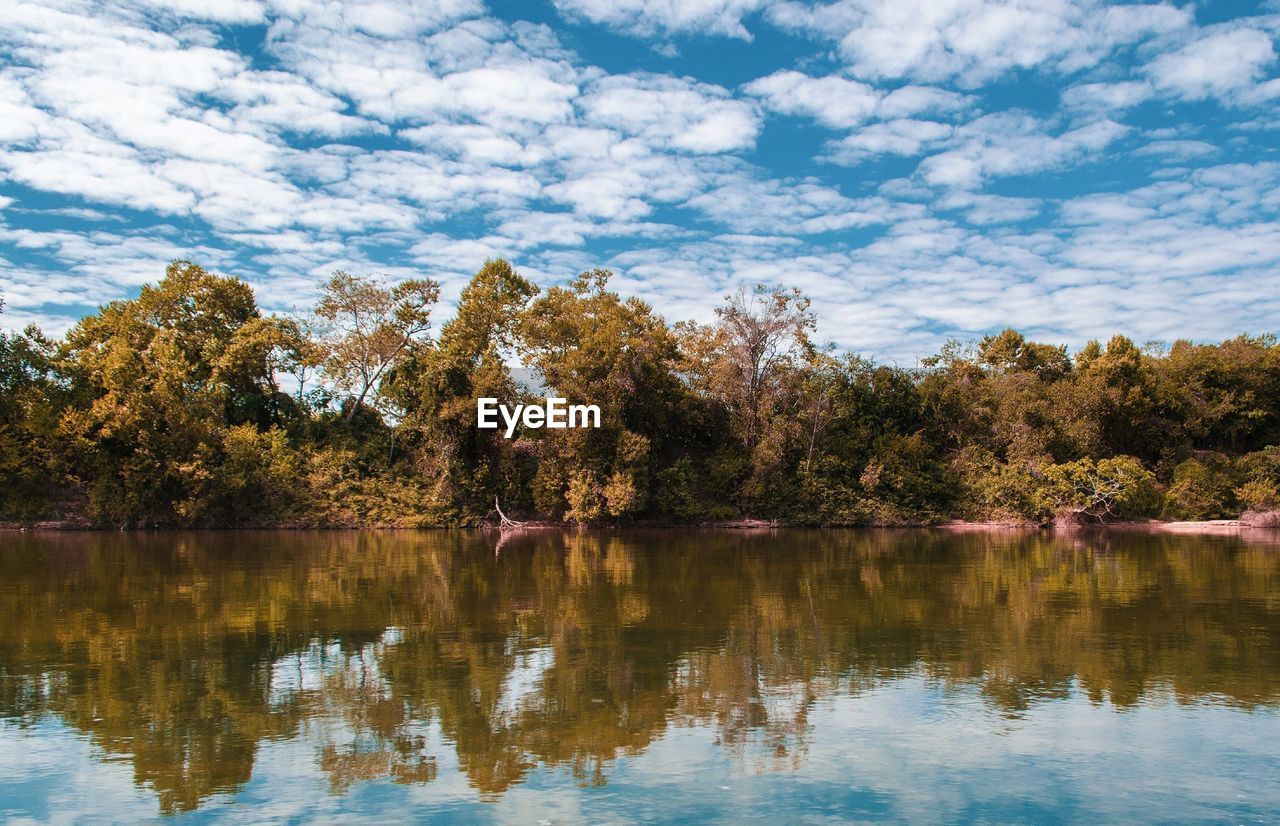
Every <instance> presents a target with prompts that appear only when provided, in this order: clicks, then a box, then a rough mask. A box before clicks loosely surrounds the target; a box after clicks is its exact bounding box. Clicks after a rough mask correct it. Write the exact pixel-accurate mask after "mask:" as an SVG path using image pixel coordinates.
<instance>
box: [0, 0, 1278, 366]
mask: <svg viewBox="0 0 1280 826" xmlns="http://www.w3.org/2000/svg"><path fill="white" fill-rule="evenodd" d="M1278 38H1280V2H1275V1H1273V0H1267V2H1261V3H1257V4H1254V3H1250V2H1246V1H1245V0H1238V1H1237V0H1232V1H1231V2H1203V3H1198V4H1197V3H1177V2H1170V3H1116V4H1112V3H1104V2H1098V1H1097V0H1006V1H1005V2H996V1H995V0H816V2H815V1H813V0H787V2H773V3H768V2H761V0H523V1H517V0H500V2H499V1H495V2H491V3H489V4H487V5H486V4H484V3H482V2H481V0H438V1H437V2H423V3H417V4H412V3H396V2H377V1H376V0H375V1H374V2H363V1H362V2H354V1H353V2H335V1H333V0H329V1H328V2H326V0H115V1H114V2H109V3H94V2H88V0H84V2H81V1H80V0H35V2H28V0H4V9H3V12H0V293H3V297H4V300H5V305H6V306H5V308H4V314H3V315H0V324H3V325H4V326H5V327H10V328H15V327H20V326H22V325H24V324H27V323H30V322H35V323H38V324H40V325H42V326H44V327H45V328H46V329H48V330H51V331H54V332H60V331H62V330H64V329H65V328H66V327H67V326H68V325H69V324H71V323H73V322H74V321H75V319H77V318H79V317H80V316H81V315H83V314H84V313H86V312H88V311H90V310H92V308H93V307H94V306H95V305H97V304H99V303H101V302H104V301H107V300H110V299H113V298H118V297H122V296H129V295H131V294H135V293H136V291H137V289H138V287H139V286H140V285H141V284H143V283H145V282H148V281H155V280H156V279H157V278H158V277H159V276H160V275H161V274H162V273H163V268H164V264H165V263H166V262H167V261H168V260H170V259H173V258H178V257H182V258H190V259H193V260H196V261H198V262H200V263H202V264H205V265H206V266H208V267H210V268H213V269H215V270H217V271H220V272H224V273H228V274H234V275H237V276H240V277H242V278H244V279H246V280H248V281H250V282H251V283H253V284H254V286H255V288H256V290H257V293H258V296H259V300H260V302H261V303H262V304H263V305H264V306H265V307H267V308H269V309H275V310H289V309H292V308H303V307H306V306H308V305H309V304H311V303H312V302H313V301H314V298H315V295H316V286H317V284H318V283H319V281H320V280H321V279H322V278H323V277H324V276H325V275H326V274H328V273H329V272H331V271H332V270H334V269H336V268H346V269H349V270H353V271H358V272H367V271H377V272H383V273H387V274H388V275H390V276H392V277H393V278H399V277H408V276H410V275H414V276H419V275H428V276H431V277H433V278H436V279H437V280H440V281H441V282H442V283H443V284H444V285H445V294H446V296H447V297H449V298H452V297H455V296H456V294H457V291H458V290H459V289H460V287H461V285H462V284H463V283H465V279H466V278H467V276H468V274H469V273H473V272H474V271H475V270H476V269H477V268H478V267H479V266H480V265H481V263H482V262H483V261H484V259H485V258H487V257H496V256H505V257H507V258H509V259H511V260H512V261H513V262H514V263H515V264H516V265H517V266H518V267H519V268H520V269H521V270H522V271H523V272H524V273H525V274H526V275H528V276H530V277H532V278H534V279H535V280H536V281H538V282H539V283H541V284H543V285H549V284H553V283H556V282H561V281H564V280H565V279H567V278H569V277H571V276H572V275H573V274H575V273H576V272H578V271H580V270H583V269H588V268H591V267H595V266H605V267H609V268H610V269H612V270H614V271H615V272H616V273H617V278H616V281H615V286H616V287H617V288H618V289H619V290H620V291H622V292H624V293H629V294H636V295H640V296H641V297H643V298H645V299H646V300H648V301H650V302H652V303H653V304H654V305H655V306H656V307H657V308H658V309H659V310H660V311H661V312H662V313H664V314H665V315H666V316H667V317H668V318H669V319H673V320H674V319H677V318H699V319H704V320H705V319H707V318H709V317H710V313H711V309H712V308H713V306H714V305H715V303H716V302H717V301H718V300H719V299H720V297H721V296H722V295H724V294H725V293H726V292H728V291H729V290H731V289H732V288H733V287H734V286H735V285H736V284H738V283H741V282H757V281H769V282H778V283H783V284H787V285H793V284H794V285H797V286H800V287H802V288H803V289H805V290H806V291H808V292H809V293H810V294H811V295H812V296H813V298H814V299H815V305H816V306H817V308H818V310H819V314H820V319H821V325H820V333H821V334H822V336H823V337H825V338H829V339H831V340H834V341H836V342H838V343H839V344H841V345H843V346H845V347H848V348H851V349H854V350H857V351H860V352H862V353H864V354H868V355H874V356H877V357H880V358H882V359H886V360H890V361H897V362H899V363H909V362H911V361H912V360H913V359H915V358H916V357H918V356H921V355H927V354H928V353H930V352H933V351H934V350H936V348H937V346H938V345H939V344H940V343H941V342H942V341H943V340H945V339H946V338H947V337H948V336H959V337H972V336H976V335H979V334H982V333H985V332H990V331H992V330H996V329H1000V328H1002V327H1004V326H1008V325H1013V326H1017V327H1018V328H1020V329H1022V330H1024V331H1026V332H1028V333H1029V334H1032V335H1034V336H1035V337H1037V338H1040V339H1043V340H1047V341H1052V342H1055V343H1067V344H1071V345H1073V346H1077V345H1079V344H1081V343H1083V342H1084V341H1085V340H1087V339H1089V338H1094V337H1105V336H1108V335H1110V334H1112V333H1114V332H1126V333H1128V334H1130V335H1132V336H1134V337H1135V338H1136V339H1138V340H1139V341H1145V340H1148V339H1164V340H1171V339H1174V338H1179V337H1190V338H1195V339H1221V338H1224V337H1228V336H1233V335H1236V334H1238V333H1240V332H1250V333H1260V332H1269V331H1276V330H1277V329H1278V328H1280V222H1278V221H1277V213H1278V212H1280V151H1278V150H1280V77H1278V75H1280V63H1278V61H1277V51H1276V50H1277V39H1278Z"/></svg>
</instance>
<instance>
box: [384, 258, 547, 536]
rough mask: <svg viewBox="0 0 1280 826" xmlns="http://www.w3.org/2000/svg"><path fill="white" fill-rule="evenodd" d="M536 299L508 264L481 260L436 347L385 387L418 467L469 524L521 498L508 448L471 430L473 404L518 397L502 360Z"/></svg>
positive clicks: (411, 357)
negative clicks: (498, 502) (500, 502)
mask: <svg viewBox="0 0 1280 826" xmlns="http://www.w3.org/2000/svg"><path fill="white" fill-rule="evenodd" d="M537 293H538V288H537V287H536V286H535V285H534V284H533V283H532V282H530V281H529V280H528V279H526V278H524V277H523V276H521V275H520V274H519V273H517V272H516V271H515V270H514V269H512V267H511V265H510V264H509V263H507V262H506V261H504V260H502V259H497V260H493V261H486V262H485V264H484V266H483V267H482V268H481V269H480V271H479V272H478V273H476V275H475V277H473V278H472V279H471V282H470V283H469V284H467V286H466V287H465V288H464V289H463V291H462V296H461V299H460V300H459V303H458V312H457V314H456V315H455V316H454V317H453V318H452V319H450V320H449V321H448V322H446V323H445V325H444V326H443V327H442V328H441V330H440V337H439V340H438V342H435V343H434V344H429V345H425V346H415V347H413V348H411V349H410V350H409V351H408V352H407V353H406V355H405V357H404V359H403V360H402V362H401V363H400V364H398V365H397V366H396V367H395V368H394V369H393V370H392V371H390V372H389V373H388V374H387V379H386V381H384V385H385V387H386V392H387V393H388V394H389V397H390V398H391V400H392V401H393V402H394V403H395V404H396V406H397V407H399V408H400V409H401V410H402V411H404V414H405V427H406V428H407V429H408V431H409V432H410V433H411V434H412V435H413V438H415V439H416V441H417V464H418V467H419V469H420V470H421V472H423V473H425V474H428V475H430V476H431V477H432V478H434V479H437V480H439V484H438V486H437V488H438V492H439V494H440V496H441V497H444V498H448V499H451V500H454V501H455V502H456V503H457V504H458V505H459V506H460V507H461V508H462V510H463V511H464V512H465V513H468V514H469V515H470V516H472V517H474V518H480V517H481V516H483V515H484V514H485V513H487V512H488V511H489V510H490V509H491V506H492V503H493V498H494V496H501V497H502V498H503V499H504V500H505V501H507V502H510V501H511V500H512V499H516V500H521V499H524V498H526V497H524V496H522V492H521V490H520V484H521V482H523V481H524V480H523V479H521V478H519V473H520V471H519V468H518V467H517V464H518V461H517V456H516V455H515V454H514V451H513V446H512V445H511V443H510V442H509V441H508V440H507V439H505V438H503V437H502V436H501V435H499V434H498V432H497V431H489V430H478V429H477V428H476V426H475V425H476V399H477V398H479V397H482V396H483V397H491V398H496V399H498V400H499V402H501V403H503V404H514V403H516V402H517V401H518V400H519V399H521V398H522V397H523V396H524V394H525V392H526V391H525V390H524V389H523V388H521V387H519V386H518V385H517V383H516V382H515V381H514V379H513V378H512V376H511V371H510V370H509V369H508V368H507V364H506V360H507V358H508V356H509V355H510V353H511V350H512V348H513V347H514V343H515V330H516V325H517V323H518V321H519V318H520V315H521V313H522V312H523V311H524V309H525V308H526V307H527V306H528V304H529V302H530V301H531V300H532V299H533V297H534V296H535V295H537Z"/></svg>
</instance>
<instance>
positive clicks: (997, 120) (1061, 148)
mask: <svg viewBox="0 0 1280 826" xmlns="http://www.w3.org/2000/svg"><path fill="white" fill-rule="evenodd" d="M1128 131H1129V128H1128V127H1126V126H1123V125H1121V124H1118V123H1116V122H1115V121H1110V120H1102V121H1097V122H1094V123H1091V124H1088V125H1086V126H1081V127H1079V128H1077V129H1073V130H1071V131H1069V132H1064V133H1062V134H1061V135H1052V134H1049V132H1048V131H1047V130H1046V129H1045V125H1044V124H1043V123H1041V122H1040V121H1039V120H1037V119H1035V118H1032V117H1030V116H1027V115H1016V114H1013V113H1002V114H998V115H987V116H984V117H982V118H979V119H977V120H975V121H973V122H971V123H968V124H966V125H964V126H962V127H960V128H958V129H957V130H956V132H955V135H954V137H953V139H952V143H953V144H954V147H953V148H950V149H948V150H947V151H945V152H942V153H940V154H937V155H933V156H932V157H929V158H926V159H925V160H924V161H923V162H921V164H920V169H919V172H920V174H921V176H922V177H923V179H924V180H925V182H927V183H929V184H931V185H934V186H944V187H957V188H962V189H971V188H973V187H976V186H979V185H981V184H982V183H983V181H984V180H986V179H988V178H993V177H1002V176H1007V175H1025V174H1028V173H1031V172H1040V171H1043V170H1048V169H1057V168H1060V167H1062V166H1065V165H1067V164H1071V163H1075V162H1077V161H1080V160H1082V159H1085V158H1087V157H1088V156H1089V155H1090V154H1091V153H1095V152H1098V151H1100V150H1102V149H1103V148H1105V147H1106V146H1108V145H1109V144H1111V143H1113V142H1114V141H1116V140H1117V139H1119V138H1120V137H1121V136H1122V135H1124V134H1126V133H1127V132H1128Z"/></svg>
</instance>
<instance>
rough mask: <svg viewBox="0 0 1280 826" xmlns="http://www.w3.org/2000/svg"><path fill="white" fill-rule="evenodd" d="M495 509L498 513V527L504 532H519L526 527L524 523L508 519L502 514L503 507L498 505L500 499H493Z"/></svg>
mask: <svg viewBox="0 0 1280 826" xmlns="http://www.w3.org/2000/svg"><path fill="white" fill-rule="evenodd" d="M493 509H494V510H496V511H497V512H498V527H500V528H502V529H503V530H504V531H506V530H511V531H518V530H520V529H521V528H524V527H526V525H525V523H524V522H517V521H515V520H514V519H508V518H507V515H506V514H505V513H503V512H502V506H501V505H499V504H498V497H496V496H495V497H493Z"/></svg>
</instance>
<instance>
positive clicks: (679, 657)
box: [0, 530, 1280, 823]
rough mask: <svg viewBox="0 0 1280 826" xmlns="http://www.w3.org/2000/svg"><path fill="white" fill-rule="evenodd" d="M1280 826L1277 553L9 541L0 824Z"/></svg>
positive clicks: (1002, 540) (1017, 538)
mask: <svg viewBox="0 0 1280 826" xmlns="http://www.w3.org/2000/svg"><path fill="white" fill-rule="evenodd" d="M1278 819H1280V537H1277V536H1276V535H1274V534H1268V533H1267V532H1260V531H1259V532H1254V534H1253V535H1246V534H1242V535H1240V536H1186V535H1177V536H1174V535H1152V534H1142V533H1119V532H1105V533H1104V532H1094V533H1089V532H1081V533H1068V534H1056V535H1053V534H1048V533H1044V534H1041V533H1017V532H1010V533H968V534H955V533H947V532H942V531H931V530H902V531H872V530H862V531H853V530H850V531H800V530H796V531H760V532H751V531H710V530H708V531H634V532H621V533H609V532H601V533H592V532H585V533H574V532H564V533H562V532H559V531H538V532H529V533H526V534H524V535H519V536H508V537H506V538H505V539H504V540H503V541H502V542H501V543H500V547H499V542H498V536H497V535H496V534H492V533H483V532H243V533H240V532H235V533H154V534H141V535H132V534H117V533H47V534H14V533H10V534H5V535H0V820H5V821H12V822H22V821H23V820H30V821H33V822H49V821H71V820H76V821H80V822H95V821H101V822H120V821H140V820H141V821H146V820H155V821H163V822H166V823H172V822H205V821H217V822H245V823H260V822H290V823H294V822H305V821H312V820H318V821H325V822H334V821H337V822H342V821H350V822H359V823H366V822H388V821H403V820H417V821H428V820H429V821H431V822H433V823H436V822H439V823H449V822H466V823H472V822H514V823H576V822H583V821H589V822H593V823H599V822H618V823H626V822H664V823H665V822H692V823H704V822H736V821H754V820H769V821H773V822H776V823H802V822H812V823H820V822H844V821H848V820H894V821H902V820H909V821H915V822H939V823H942V822H946V823H951V822H957V821H989V822H1016V821H1023V822H1035V823H1045V822H1080V821H1086V822H1087V821H1091V820H1092V821H1107V822H1112V821H1121V820H1123V821H1179V822H1188V821H1233V822H1248V821H1267V822H1275V821H1276V820H1278Z"/></svg>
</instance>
